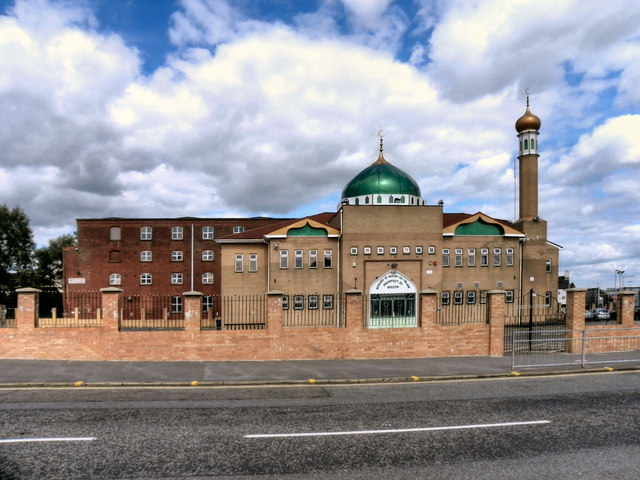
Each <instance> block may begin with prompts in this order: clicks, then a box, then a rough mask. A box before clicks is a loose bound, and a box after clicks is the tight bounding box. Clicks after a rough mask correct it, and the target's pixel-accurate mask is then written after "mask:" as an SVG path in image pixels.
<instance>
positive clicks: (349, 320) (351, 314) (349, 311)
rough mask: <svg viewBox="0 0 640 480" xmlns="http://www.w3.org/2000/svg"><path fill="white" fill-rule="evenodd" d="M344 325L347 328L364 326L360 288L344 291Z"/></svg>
mask: <svg viewBox="0 0 640 480" xmlns="http://www.w3.org/2000/svg"><path fill="white" fill-rule="evenodd" d="M345 298H346V302H347V305H346V308H345V314H346V316H345V320H344V321H345V327H346V328H347V329H349V330H359V329H362V328H364V318H363V310H364V309H363V308H362V307H363V305H362V290H356V289H352V290H349V291H347V292H345Z"/></svg>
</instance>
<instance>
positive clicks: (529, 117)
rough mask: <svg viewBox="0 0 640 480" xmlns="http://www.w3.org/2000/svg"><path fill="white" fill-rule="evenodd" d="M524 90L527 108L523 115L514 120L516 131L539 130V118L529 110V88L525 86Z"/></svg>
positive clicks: (540, 122)
mask: <svg viewBox="0 0 640 480" xmlns="http://www.w3.org/2000/svg"><path fill="white" fill-rule="evenodd" d="M524 92H525V93H526V95H527V109H526V110H525V112H524V115H522V116H521V117H520V118H519V119H518V120H516V131H517V132H518V133H520V132H524V131H525V130H540V126H541V125H542V121H541V120H540V118H539V117H537V116H536V115H534V114H533V113H531V110H529V89H528V88H526V89H525V91H524Z"/></svg>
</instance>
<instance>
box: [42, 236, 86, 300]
mask: <svg viewBox="0 0 640 480" xmlns="http://www.w3.org/2000/svg"><path fill="white" fill-rule="evenodd" d="M75 244H76V236H75V234H66V235H60V236H59V237H58V238H54V239H53V240H49V245H48V246H46V247H42V248H39V249H37V250H36V252H35V257H34V258H35V268H34V272H33V277H32V284H33V286H37V287H38V288H41V287H60V286H61V285H62V251H63V250H64V248H65V247H73V246H75Z"/></svg>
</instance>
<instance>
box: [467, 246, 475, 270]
mask: <svg viewBox="0 0 640 480" xmlns="http://www.w3.org/2000/svg"><path fill="white" fill-rule="evenodd" d="M467 265H468V266H470V267H475V266H476V249H475V248H470V249H469V250H467Z"/></svg>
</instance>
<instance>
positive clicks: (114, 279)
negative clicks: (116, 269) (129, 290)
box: [109, 273, 122, 285]
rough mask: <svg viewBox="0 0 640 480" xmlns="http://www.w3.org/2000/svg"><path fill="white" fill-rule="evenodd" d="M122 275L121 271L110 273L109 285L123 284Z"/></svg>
mask: <svg viewBox="0 0 640 480" xmlns="http://www.w3.org/2000/svg"><path fill="white" fill-rule="evenodd" d="M121 284H122V277H121V276H120V274H119V273H112V274H111V275H109V285H121Z"/></svg>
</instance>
